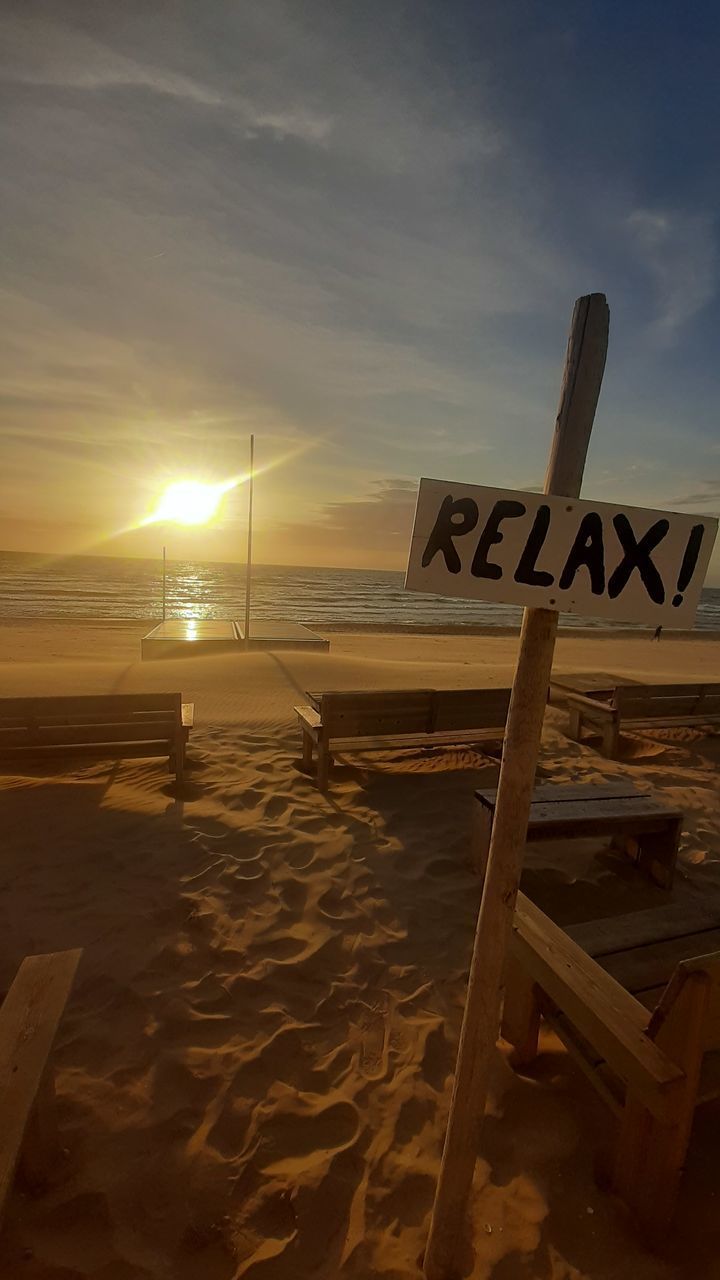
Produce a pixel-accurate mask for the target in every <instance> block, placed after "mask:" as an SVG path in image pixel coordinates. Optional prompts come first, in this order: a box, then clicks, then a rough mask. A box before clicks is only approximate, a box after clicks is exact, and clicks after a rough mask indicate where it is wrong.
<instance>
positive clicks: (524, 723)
mask: <svg viewBox="0 0 720 1280" xmlns="http://www.w3.org/2000/svg"><path fill="white" fill-rule="evenodd" d="M608 324H609V312H608V306H607V302H606V300H605V296H604V294H601V293H594V294H590V295H588V296H586V297H583V298H579V299H578V300H577V302H576V303H575V308H574V311H573V317H572V323H571V327H570V336H569V339H568V347H567V353H566V357H565V369H564V373H563V381H562V389H561V393H560V406H559V410H558V415H557V420H556V423H555V434H554V436H553V442H552V446H551V450H550V460H549V463H548V469H547V475H546V478H545V493H548V494H549V493H554V494H560V495H562V496H564V497H567V498H569V499H573V498H577V497H579V496H580V488H581V485H582V476H583V470H584V466H585V457H586V454H587V449H588V444H589V442H590V432H591V430H592V424H593V420H594V417H595V410H596V407H597V401H598V396H599V394H600V386H601V383H602V376H603V372H604V369H605V357H606V354H607V341H608ZM557 622H558V615H557V612H556V611H555V610H552V609H526V610H525V612H524V615H523V624H522V632H521V636H520V651H519V654H518V663H517V669H516V671H515V679H514V682H513V690H512V697H511V700H510V709H509V713H508V720H507V729H506V734H505V744H504V749H503V759H502V765H501V768H500V782H499V787H498V803H497V809H496V813H495V821H494V823H493V832H492V839H491V844H490V855H489V860H488V867H487V874H486V876H485V884H484V889H483V896H482V902H481V905H480V913H479V916H478V922H477V929H476V933H475V945H474V949H473V955H472V961H471V965H470V979H469V984H468V993H467V1000H466V1003H465V1014H464V1018H463V1025H462V1031H461V1034H460V1046H459V1050H458V1059H457V1066H456V1071H455V1085H454V1090H453V1097H452V1102H451V1106H450V1117H449V1121H448V1129H447V1134H446V1137H445V1147H444V1150H443V1155H442V1162H441V1167H440V1177H439V1180H438V1186H437V1192H436V1197H435V1205H434V1208H433V1215H432V1221H431V1225H430V1236H429V1239H428V1245H427V1250H426V1253H425V1259H424V1268H425V1275H426V1276H427V1277H428V1280H451V1277H454V1276H455V1275H456V1274H457V1270H458V1258H459V1255H460V1251H461V1248H462V1237H463V1226H464V1220H465V1211H466V1205H467V1199H468V1195H469V1192H470V1187H471V1184H472V1178H473V1171H474V1168H475V1160H476V1156H477V1147H478V1137H479V1128H480V1124H481V1121H482V1117H483V1115H484V1111H485V1101H486V1097H487V1090H488V1081H489V1075H490V1068H491V1063H492V1056H493V1054H494V1052H495V1045H496V1041H497V1036H498V1028H499V1024H500V998H501V985H502V975H503V969H504V965H505V954H506V951H507V947H508V942H509V939H510V930H511V928H512V920H513V912H514V909H515V898H516V895H517V891H518V885H519V882H520V872H521V868H522V856H523V850H524V847H525V835H526V832H527V824H528V817H529V815H530V803H531V800H532V790H533V786H534V782H535V770H536V767H537V758H538V751H539V748H540V736H541V733H542V722H543V716H544V713H545V706H546V702H547V696H548V689H549V686H550V672H551V670H552V659H553V651H554V647H555V633H556V630H557Z"/></svg>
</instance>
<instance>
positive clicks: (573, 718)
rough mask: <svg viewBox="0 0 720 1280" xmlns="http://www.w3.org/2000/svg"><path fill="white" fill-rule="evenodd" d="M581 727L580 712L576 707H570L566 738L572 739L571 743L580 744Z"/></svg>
mask: <svg viewBox="0 0 720 1280" xmlns="http://www.w3.org/2000/svg"><path fill="white" fill-rule="evenodd" d="M582 727H583V719H582V711H580V710H579V709H578V708H577V707H570V708H569V711H568V727H567V736H568V738H572V740H573V742H581V741H582Z"/></svg>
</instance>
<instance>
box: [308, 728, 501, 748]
mask: <svg viewBox="0 0 720 1280" xmlns="http://www.w3.org/2000/svg"><path fill="white" fill-rule="evenodd" d="M502 736H503V730H502V728H497V729H491V728H488V729H452V730H449V731H448V732H446V733H394V734H393V733H390V734H377V735H374V736H373V737H365V736H364V735H363V736H361V737H350V738H348V737H338V738H336V737H335V736H334V735H333V736H332V738H331V739H330V741H331V743H332V749H333V751H336V752H348V753H352V752H357V753H358V754H361V753H362V752H363V751H402V750H410V749H411V748H414V747H428V748H432V747H441V746H445V747H447V746H455V745H460V744H463V743H470V744H472V743H475V742H476V743H478V744H479V745H480V744H484V743H488V742H500V741H501V740H502Z"/></svg>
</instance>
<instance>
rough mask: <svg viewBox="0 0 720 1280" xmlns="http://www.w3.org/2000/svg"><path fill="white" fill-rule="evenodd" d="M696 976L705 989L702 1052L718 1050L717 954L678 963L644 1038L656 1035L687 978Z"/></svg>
mask: <svg viewBox="0 0 720 1280" xmlns="http://www.w3.org/2000/svg"><path fill="white" fill-rule="evenodd" d="M698 973H699V974H702V975H703V976H704V978H705V979H706V981H707V983H708V987H709V990H708V1002H707V1007H706V1010H705V1019H704V1028H703V1037H702V1043H703V1048H704V1049H706V1050H713V1049H720V951H714V952H711V953H710V954H709V955H704V956H693V957H692V959H690V960H681V961H680V963H679V964H678V965H677V966H676V968H675V972H674V973H673V975H672V977H671V979H670V981H669V982H668V984H667V986H666V988H665V990H664V991H663V993H662V996H661V997H660V1000H659V1002H658V1004H657V1006H656V1008H655V1010H654V1012H653V1015H652V1018H651V1019H650V1026H649V1029H648V1034H649V1035H651V1036H655V1035H656V1034H657V1032H658V1031H659V1029H660V1027H661V1026H662V1024H663V1022H664V1021H665V1019H666V1017H667V1015H668V1013H669V1012H670V1009H671V1008H672V1006H673V1004H674V1003H675V1001H676V1000H677V998H678V996H679V995H680V993H681V991H682V989H683V986H684V984H685V983H686V982H687V980H688V978H689V977H690V976H691V975H692V974H698Z"/></svg>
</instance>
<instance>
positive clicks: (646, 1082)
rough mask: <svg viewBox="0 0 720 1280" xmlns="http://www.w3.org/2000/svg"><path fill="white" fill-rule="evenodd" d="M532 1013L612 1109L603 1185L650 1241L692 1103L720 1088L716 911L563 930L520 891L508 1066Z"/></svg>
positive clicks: (532, 1027) (508, 1008) (650, 914)
mask: <svg viewBox="0 0 720 1280" xmlns="http://www.w3.org/2000/svg"><path fill="white" fill-rule="evenodd" d="M541 1017H544V1018H546V1020H547V1021H548V1022H549V1023H550V1025H551V1026H552V1027H553V1029H554V1030H555V1032H556V1033H557V1035H558V1036H559V1037H560V1039H561V1040H562V1041H563V1042H564V1044H565V1045H566V1047H567V1048H568V1050H569V1051H570V1053H571V1054H572V1055H573V1057H574V1058H575V1059H576V1060H577V1062H578V1063H579V1065H580V1066H581V1068H582V1070H583V1071H584V1072H585V1074H586V1075H587V1076H588V1078H589V1079H590V1080H591V1081H592V1083H593V1084H594V1085H595V1087H596V1088H597V1090H598V1092H599V1093H600V1095H601V1097H602V1098H603V1099H604V1101H605V1102H606V1103H607V1104H608V1105H609V1106H610V1108H611V1109H612V1110H613V1111H614V1112H615V1114H616V1116H617V1117H618V1119H619V1131H618V1137H617V1143H616V1146H615V1151H614V1155H613V1157H612V1161H611V1167H610V1170H609V1176H610V1183H611V1186H612V1188H613V1189H614V1190H615V1191H616V1193H617V1194H618V1195H620V1196H621V1197H622V1198H623V1199H624V1200H625V1201H626V1203H627V1204H628V1205H629V1206H630V1208H631V1209H632V1210H633V1212H634V1213H635V1215H636V1216H637V1217H638V1219H639V1220H640V1222H641V1223H642V1224H643V1225H644V1227H645V1228H646V1230H647V1232H648V1234H649V1235H650V1237H651V1239H659V1237H660V1235H661V1233H662V1232H663V1231H664V1229H665V1228H666V1227H667V1226H668V1224H669V1222H670V1219H671V1217H672V1214H673V1210H674V1208H675V1202H676V1198H677V1193H678V1189H679V1184H680V1176H681V1172H682V1168H683V1164H684V1161H685V1153H686V1150H687V1145H688V1141H689V1137H690V1129H691V1126H692V1120H693V1114H694V1111H695V1108H696V1106H698V1105H699V1104H700V1103H702V1102H706V1101H709V1100H710V1099H713V1098H717V1097H720V911H718V909H717V908H715V909H711V908H708V906H707V905H706V904H705V903H704V902H703V901H702V900H698V901H696V902H693V903H691V904H690V905H681V904H671V905H669V906H667V907H660V908H655V909H651V910H648V911H638V912H634V913H633V914H631V915H626V916H620V917H615V918H611V919H608V920H597V921H592V922H590V923H588V924H583V925H575V926H573V927H572V928H569V929H567V930H563V929H561V928H559V927H558V925H556V924H554V923H553V921H552V920H550V919H549V918H548V917H547V916H546V915H544V914H543V912H542V911H540V910H539V908H538V907H536V906H534V904H533V903H532V902H530V901H529V899H528V898H526V897H525V896H524V894H522V893H521V894H519V895H518V902H517V908H516V912H515V920H514V926H513V933H512V941H511V947H510V952H509V958H508V963H507V968H506V986H505V1002H504V1011H503V1021H502V1035H503V1037H504V1038H505V1039H506V1040H507V1041H508V1042H509V1043H510V1044H511V1045H512V1046H513V1049H514V1054H513V1058H514V1063H515V1065H516V1066H522V1065H527V1064H528V1063H529V1062H530V1061H531V1060H532V1059H533V1058H534V1057H535V1055H536V1053H537V1049H538V1031H539V1026H540V1019H541Z"/></svg>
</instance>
